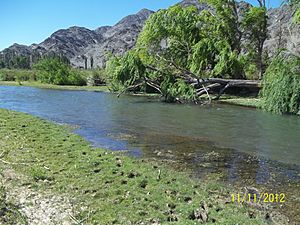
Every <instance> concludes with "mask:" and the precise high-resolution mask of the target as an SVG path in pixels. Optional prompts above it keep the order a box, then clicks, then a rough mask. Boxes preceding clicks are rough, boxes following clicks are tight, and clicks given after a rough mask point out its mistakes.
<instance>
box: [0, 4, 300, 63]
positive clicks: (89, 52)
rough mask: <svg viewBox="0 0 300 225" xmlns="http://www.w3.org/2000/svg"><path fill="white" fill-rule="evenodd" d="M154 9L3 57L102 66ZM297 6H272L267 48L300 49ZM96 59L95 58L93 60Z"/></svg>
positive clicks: (65, 32) (59, 34)
mask: <svg viewBox="0 0 300 225" xmlns="http://www.w3.org/2000/svg"><path fill="white" fill-rule="evenodd" d="M179 4H180V5H182V6H184V7H187V6H191V5H194V6H196V7H197V8H198V10H199V11H201V10H203V9H208V6H207V5H206V4H204V3H199V1H198V0H184V1H181V2H180V3H179ZM249 7H251V5H250V4H249V3H246V2H240V3H239V9H238V10H239V13H240V14H241V15H242V12H243V11H244V10H245V9H247V8H249ZM153 13H154V12H153V11H150V10H147V9H142V10H141V11H139V12H138V13H137V14H133V15H129V16H127V17H125V18H123V19H122V20H121V21H119V22H118V23H117V24H115V25H114V26H103V27H99V28H97V29H95V30H89V29H87V28H84V27H76V26H75V27H70V28H68V29H61V30H58V31H56V32H55V33H53V34H52V35H51V36H50V37H49V38H47V39H46V40H44V41H43V42H42V43H40V44H33V45H31V46H25V45H18V44H14V45H12V46H10V47H9V48H6V49H4V50H3V51H2V52H0V59H4V60H9V58H11V57H13V56H16V55H24V56H32V58H34V57H38V56H39V55H46V54H58V55H64V56H66V57H68V59H69V60H70V62H71V63H72V65H73V66H74V67H81V68H84V67H85V66H87V67H88V68H90V67H91V61H93V65H94V66H100V67H102V66H103V65H104V64H105V61H106V54H107V53H108V52H112V53H113V54H115V55H122V54H123V53H124V52H126V51H127V50H129V49H131V48H133V47H134V46H135V43H136V40H137V37H138V35H139V33H140V32H141V30H142V28H143V25H144V23H145V21H146V20H147V19H148V18H149V16H150V15H151V14H153ZM292 14H293V9H292V8H291V7H289V6H284V7H283V8H278V9H270V10H269V38H268V40H267V41H266V44H265V50H266V51H267V52H268V53H269V54H270V55H272V54H274V52H275V50H276V49H277V48H278V47H281V48H286V47H287V48H289V49H290V50H291V51H299V50H298V49H299V46H300V43H299V42H300V32H299V31H300V28H299V25H292V22H291V21H292ZM91 59H92V60H91Z"/></svg>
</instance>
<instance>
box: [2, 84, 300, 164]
mask: <svg viewBox="0 0 300 225" xmlns="http://www.w3.org/2000/svg"><path fill="white" fill-rule="evenodd" d="M0 107H1V108H7V109H13V110H17V111H21V112H26V113H30V114H33V115H36V116H40V117H42V118H46V119H50V120H53V121H55V122H58V123H67V124H73V125H79V126H80V129H78V130H77V131H76V132H77V133H79V134H81V135H82V136H84V137H86V138H87V139H88V140H90V141H91V142H92V143H94V144H95V145H96V146H100V147H105V148H109V149H112V150H123V149H128V148H130V149H132V148H134V146H133V145H129V144H128V141H127V140H124V138H116V137H119V136H122V135H123V134H130V135H132V136H141V137H145V136H147V135H150V136H151V135H155V136H156V137H155V140H153V141H154V142H157V139H161V141H162V143H161V144H164V143H163V141H164V140H163V139H164V137H165V136H174V137H175V136H177V137H186V138H187V139H189V138H195V139H199V141H205V142H211V143H212V144H214V145H216V146H219V147H227V148H233V149H236V150H238V151H241V152H245V153H250V154H252V155H256V156H263V157H266V158H268V159H272V160H277V161H279V162H283V163H288V164H297V165H300V117H296V116H277V115H272V114H269V113H264V112H261V111H259V110H254V109H248V108H242V107H236V106H228V105H214V106H209V107H200V106H194V105H174V104H164V103H161V102H159V101H158V100H153V99H149V98H145V97H132V96H122V97H121V98H117V97H116V96H115V95H112V94H108V93H97V92H84V91H61V90H46V89H37V88H31V87H8V86H7V87H6V86H1V87H0ZM118 139H119V140H118ZM120 139H122V140H120ZM148 141H150V142H151V140H148ZM187 141H188V140H187ZM183 142H184V140H183ZM141 154H143V153H141Z"/></svg>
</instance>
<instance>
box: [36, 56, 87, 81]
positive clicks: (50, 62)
mask: <svg viewBox="0 0 300 225" xmlns="http://www.w3.org/2000/svg"><path fill="white" fill-rule="evenodd" d="M34 68H35V69H36V70H37V71H38V80H39V81H41V82H43V83H47V84H55V85H77V86H83V85H86V80H85V79H84V78H83V77H82V75H81V73H80V72H79V71H78V70H74V69H71V67H70V65H68V64H66V63H65V62H63V61H62V60H60V58H44V59H42V60H40V61H39V62H38V63H36V64H35V65H34Z"/></svg>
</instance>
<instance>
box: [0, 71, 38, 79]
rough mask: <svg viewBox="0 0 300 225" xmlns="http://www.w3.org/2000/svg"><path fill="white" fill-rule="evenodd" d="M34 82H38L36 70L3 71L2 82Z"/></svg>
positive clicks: (1, 74) (0, 74) (0, 75)
mask: <svg viewBox="0 0 300 225" xmlns="http://www.w3.org/2000/svg"><path fill="white" fill-rule="evenodd" d="M28 80H31V81H34V80H36V71H34V70H17V69H1V70H0V81H28Z"/></svg>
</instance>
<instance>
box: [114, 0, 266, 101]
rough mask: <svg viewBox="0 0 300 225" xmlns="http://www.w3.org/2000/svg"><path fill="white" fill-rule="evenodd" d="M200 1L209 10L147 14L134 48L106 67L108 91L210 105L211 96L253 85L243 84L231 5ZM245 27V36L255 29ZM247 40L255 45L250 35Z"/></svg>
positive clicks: (223, 0)
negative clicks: (203, 101)
mask: <svg viewBox="0 0 300 225" xmlns="http://www.w3.org/2000/svg"><path fill="white" fill-rule="evenodd" d="M206 2H207V4H209V5H210V9H209V10H203V11H202V12H200V13H199V11H198V10H197V9H196V8H195V7H187V8H183V7H181V6H180V5H176V6H173V7H170V8H169V9H166V10H159V11H158V12H157V13H155V14H153V15H152V16H151V17H150V18H149V19H148V21H147V22H146V24H145V26H144V28H143V31H142V32H141V34H140V35H139V38H138V41H137V45H136V48H135V49H134V50H131V51H129V52H128V53H127V54H125V56H123V57H119V58H118V57H114V58H113V59H111V61H110V62H109V63H108V70H110V71H109V74H111V86H112V89H114V90H119V91H121V92H123V91H126V90H137V89H138V90H151V91H155V92H157V93H160V94H161V95H162V96H163V97H165V99H167V100H168V101H174V100H177V99H181V100H192V101H198V100H199V99H201V98H202V97H203V96H204V95H206V96H207V98H208V99H209V100H210V99H211V96H210V94H211V93H217V98H218V97H220V96H221V94H223V92H224V91H226V90H227V89H228V88H230V87H233V86H242V85H244V84H247V85H254V86H257V85H258V82H255V83H251V82H249V81H245V80H243V79H245V72H244V68H245V64H246V63H247V62H245V57H244V55H243V53H242V42H241V40H242V38H243V35H244V34H243V33H242V31H243V29H242V26H241V23H242V22H243V21H242V19H241V18H239V16H240V14H239V12H238V7H237V3H236V2H235V1H234V0H206ZM259 15H260V14H259ZM248 20H249V21H250V19H248ZM254 23H256V21H254ZM246 25H247V23H245V26H244V29H246V28H247V32H248V31H249V32H248V33H249V35H252V33H251V31H252V30H255V29H254V28H256V27H260V24H257V25H255V27H251V28H253V29H252V30H251V29H250V28H249V27H246ZM249 37H250V36H249ZM251 37H252V36H251ZM255 37H256V36H255ZM259 38H261V37H260V36H259ZM251 41H252V42H254V41H256V39H255V38H254V36H253V38H252V39H251V40H250V42H251ZM231 79H234V80H231ZM247 82H248V83H247Z"/></svg>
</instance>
